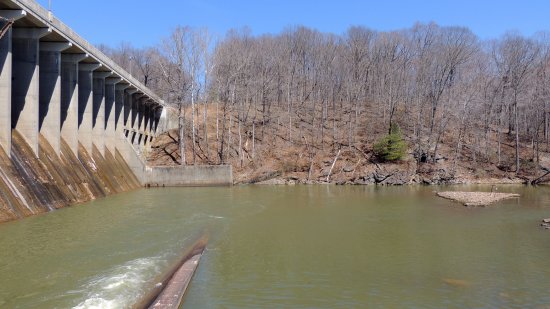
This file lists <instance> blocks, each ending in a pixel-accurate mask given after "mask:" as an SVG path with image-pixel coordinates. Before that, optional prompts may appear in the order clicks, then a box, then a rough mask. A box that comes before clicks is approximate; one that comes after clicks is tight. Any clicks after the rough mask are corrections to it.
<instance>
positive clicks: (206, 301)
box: [0, 185, 550, 308]
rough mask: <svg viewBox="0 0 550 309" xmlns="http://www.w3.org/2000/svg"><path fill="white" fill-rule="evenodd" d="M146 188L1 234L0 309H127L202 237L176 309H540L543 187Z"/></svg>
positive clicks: (546, 269) (545, 259) (545, 270)
mask: <svg viewBox="0 0 550 309" xmlns="http://www.w3.org/2000/svg"><path fill="white" fill-rule="evenodd" d="M488 188H489V187H474V186H470V187H460V186H454V187H448V188H438V187H421V186H408V187H373V186H365V187H363V186H353V187H350V186H321V185H320V186H243V187H240V186H236V187H232V188H166V189H143V190H138V191H134V192H129V193H125V194H119V195H116V196H112V197H109V198H105V199H100V200H97V201H94V202H91V203H87V204H85V205H79V206H75V207H70V208H66V209H62V210H57V211H54V212H51V213H48V214H45V215H41V216H36V217H31V218H27V219H23V220H20V221H16V222H9V223H5V224H0V308H126V307H129V306H131V305H132V304H133V303H134V302H135V301H136V300H137V299H139V297H140V296H141V295H143V294H144V293H145V292H146V290H147V289H148V288H149V287H150V286H151V285H153V284H154V283H155V282H154V278H156V277H158V275H159V274H161V273H162V272H163V271H164V270H165V269H166V267H167V265H169V264H170V263H171V262H172V261H173V260H174V259H175V257H176V256H178V254H179V253H180V250H181V248H182V247H185V246H188V245H189V244H190V243H191V242H192V241H193V240H194V237H195V236H196V235H197V234H198V233H199V232H200V231H207V232H208V233H209V235H210V241H209V243H208V246H207V249H206V250H205V252H204V255H203V257H202V260H201V263H200V266H199V268H198V270H197V272H196V273H195V276H194V279H193V281H192V283H191V286H190V288H189V290H188V294H187V295H186V297H185V302H184V307H185V308H548V306H550V231H548V230H543V229H542V228H541V227H539V223H540V220H541V219H542V218H546V217H550V187H537V188H533V187H522V186H515V187H514V186H511V187H503V186H500V187H499V191H501V192H504V191H506V192H517V193H520V194H521V195H522V197H521V198H519V199H512V200H508V201H504V202H500V203H498V204H496V205H494V206H492V207H487V208H466V207H463V206H461V205H460V204H458V203H454V202H451V201H448V200H445V199H442V198H438V197H436V196H435V195H434V193H433V191H434V190H441V189H448V190H476V189H483V190H487V189H488Z"/></svg>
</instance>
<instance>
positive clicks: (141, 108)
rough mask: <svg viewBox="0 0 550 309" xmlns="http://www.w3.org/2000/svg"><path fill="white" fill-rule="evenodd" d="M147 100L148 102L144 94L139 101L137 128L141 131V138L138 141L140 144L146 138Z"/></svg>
mask: <svg viewBox="0 0 550 309" xmlns="http://www.w3.org/2000/svg"><path fill="white" fill-rule="evenodd" d="M145 102H147V98H146V97H145V96H142V97H141V98H140V99H139V101H138V114H137V116H138V123H137V128H136V129H137V131H138V133H139V139H138V141H137V143H138V144H139V145H141V144H143V141H144V140H145V104H146V103H145Z"/></svg>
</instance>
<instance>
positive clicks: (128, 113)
mask: <svg viewBox="0 0 550 309" xmlns="http://www.w3.org/2000/svg"><path fill="white" fill-rule="evenodd" d="M136 92H137V90H136V89H128V90H126V91H125V97H126V99H125V100H124V110H123V119H122V121H123V124H124V135H125V136H126V138H127V139H128V140H129V141H130V142H131V139H132V134H133V132H132V106H133V102H134V94H135V93H136Z"/></svg>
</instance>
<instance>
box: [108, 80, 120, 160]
mask: <svg viewBox="0 0 550 309" xmlns="http://www.w3.org/2000/svg"><path fill="white" fill-rule="evenodd" d="M121 80H122V79H121V78H120V77H109V78H106V79H105V147H106V148H107V149H109V151H110V152H111V153H115V145H116V134H115V130H116V123H115V98H116V84H117V83H119V82H120V81H121Z"/></svg>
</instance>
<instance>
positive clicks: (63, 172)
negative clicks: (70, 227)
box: [0, 0, 163, 222]
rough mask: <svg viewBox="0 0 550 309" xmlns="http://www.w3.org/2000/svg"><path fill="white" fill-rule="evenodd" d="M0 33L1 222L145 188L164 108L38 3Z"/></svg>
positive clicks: (19, 9) (8, 14) (10, 12)
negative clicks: (147, 156) (148, 155)
mask: <svg viewBox="0 0 550 309" xmlns="http://www.w3.org/2000/svg"><path fill="white" fill-rule="evenodd" d="M0 29H2V31H1V33H0V222H1V221H7V220H13V219H16V218H21V217H25V216H29V215H33V214H37V213H42V212H45V211H48V210H53V209H57V208H60V207H64V206H67V205H71V204H75V203H81V202H85V201H89V200H91V199H95V198H98V197H102V196H106V195H109V194H112V193H117V192H123V191H127V190H131V189H133V188H137V187H140V186H141V185H143V184H144V183H143V171H144V169H145V165H144V164H143V161H142V158H140V157H139V155H138V153H143V152H144V150H146V149H147V147H149V145H150V141H151V140H152V139H153V137H154V136H156V128H157V126H158V123H159V120H160V115H161V111H162V109H163V101H162V100H161V99H160V98H159V97H158V96H156V95H155V94H154V93H153V92H152V91H151V90H149V89H148V88H147V87H145V86H144V85H142V84H141V83H140V82H139V81H137V80H136V79H135V78H134V77H132V76H131V75H130V74H128V72H126V71H124V70H123V69H122V68H120V67H119V66H118V65H116V64H115V63H114V62H113V61H112V60H111V59H109V58H108V57H107V56H105V55H104V54H103V53H101V52H100V51H99V50H97V49H96V48H95V47H93V46H92V45H91V44H89V43H88V42H86V41H85V40H84V39H83V38H81V37H80V36H79V35H78V34H76V33H75V32H74V31H72V30H71V29H70V28H69V27H68V26H67V25H65V24H63V23H62V22H61V21H59V20H58V19H57V18H56V17H55V16H53V15H52V14H51V12H48V11H47V10H46V9H44V8H43V7H41V6H40V5H39V4H38V3H36V2H35V1H32V0H0ZM132 115H134V117H132ZM128 132H133V133H134V134H135V135H137V136H139V137H140V138H138V139H136V142H135V143H134V145H132V144H131V143H130V142H129V141H128V140H127V139H126V137H125V133H126V134H127V133H128Z"/></svg>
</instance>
